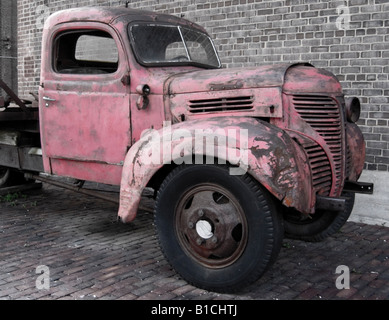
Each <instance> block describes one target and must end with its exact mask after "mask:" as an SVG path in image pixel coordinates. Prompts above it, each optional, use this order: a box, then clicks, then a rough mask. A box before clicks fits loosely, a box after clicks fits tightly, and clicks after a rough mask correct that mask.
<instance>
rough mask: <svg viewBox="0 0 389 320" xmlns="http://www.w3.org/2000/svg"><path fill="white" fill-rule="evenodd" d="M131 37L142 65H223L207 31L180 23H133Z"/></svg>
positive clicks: (213, 66)
mask: <svg viewBox="0 0 389 320" xmlns="http://www.w3.org/2000/svg"><path fill="white" fill-rule="evenodd" d="M130 38H131V42H132V45H133V48H134V51H135V54H136V56H137V59H138V61H139V62H140V63H141V64H145V65H149V66H153V65H199V66H204V67H208V68H220V60H219V57H218V55H217V53H216V50H215V47H214V45H213V42H212V40H211V38H210V37H209V36H208V35H207V34H205V33H202V32H199V31H195V30H191V29H187V28H184V27H180V26H171V25H155V24H136V25H132V26H130Z"/></svg>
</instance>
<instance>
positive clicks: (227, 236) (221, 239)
mask: <svg viewBox="0 0 389 320" xmlns="http://www.w3.org/2000/svg"><path fill="white" fill-rule="evenodd" d="M175 229H176V230H175V231H176V234H177V236H178V240H179V244H180V246H181V247H182V248H183V249H184V251H185V252H186V253H187V254H188V255H189V256H191V257H192V258H193V259H194V260H196V261H197V262H198V263H200V264H202V265H204V266H206V267H209V268H224V267H227V266H229V265H231V264H232V263H234V262H235V261H236V260H238V259H239V258H240V256H241V255H242V253H243V252H244V249H245V248H246V245H247V239H248V231H247V221H246V217H245V215H244V212H243V209H242V207H241V205H240V204H239V201H238V200H237V199H236V198H235V197H234V196H233V195H232V194H231V193H230V192H229V191H228V190H227V189H225V188H222V187H220V186H218V185H214V184H207V185H201V186H197V187H195V188H193V189H191V190H190V191H188V192H187V193H186V194H185V195H184V196H183V197H182V198H181V199H180V201H179V203H178V206H177V210H176V215H175Z"/></svg>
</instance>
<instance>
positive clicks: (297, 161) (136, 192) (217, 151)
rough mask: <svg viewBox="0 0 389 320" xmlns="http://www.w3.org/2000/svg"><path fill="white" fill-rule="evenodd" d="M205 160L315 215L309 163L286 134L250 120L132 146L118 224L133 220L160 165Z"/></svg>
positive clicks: (185, 125)
mask: <svg viewBox="0 0 389 320" xmlns="http://www.w3.org/2000/svg"><path fill="white" fill-rule="evenodd" d="M205 157H206V158H207V159H208V160H209V159H212V160H213V159H215V158H217V159H218V160H217V163H219V164H220V163H229V164H230V165H232V168H231V170H230V172H231V174H245V173H246V172H247V173H248V174H250V175H251V176H252V177H254V178H255V179H256V180H257V181H258V182H259V183H261V184H262V185H263V186H264V187H265V188H266V189H267V190H269V191H270V193H271V194H273V196H275V197H276V198H277V199H279V200H280V201H282V202H283V204H284V205H286V206H288V207H294V208H296V209H297V210H299V211H300V212H303V213H312V212H313V208H314V205H315V199H314V195H313V193H312V190H313V189H312V186H311V178H310V170H309V166H308V160H307V158H306V155H305V153H304V152H303V151H302V150H301V148H300V147H299V146H298V144H297V143H295V142H294V141H293V140H292V139H291V138H290V137H289V135H288V134H286V133H285V132H284V131H282V130H280V129H279V128H277V127H274V126H272V125H270V124H268V123H266V122H264V121H261V120H256V119H253V118H243V117H242V118H214V119H208V120H198V121H197V120H195V121H187V122H182V123H179V124H175V125H173V126H165V127H164V128H163V129H161V130H158V131H157V130H150V131H149V132H146V133H145V134H144V135H143V136H142V138H141V139H140V140H139V141H138V142H137V143H136V144H134V145H133V147H132V148H131V149H130V151H129V152H128V155H127V157H126V159H125V163H124V167H123V173H122V183H121V191H120V208H119V217H120V219H121V220H122V221H123V222H125V223H127V222H131V221H133V220H134V219H135V217H136V213H137V210H138V206H139V203H140V200H141V195H142V192H143V190H144V189H145V188H146V186H147V184H148V183H149V181H150V180H151V178H152V177H153V176H154V174H155V173H157V172H158V170H160V169H161V168H162V167H163V166H164V165H166V164H172V163H174V164H177V165H180V164H182V163H186V164H192V163H195V164H200V163H202V161H203V160H204V158H205ZM207 163H209V162H207Z"/></svg>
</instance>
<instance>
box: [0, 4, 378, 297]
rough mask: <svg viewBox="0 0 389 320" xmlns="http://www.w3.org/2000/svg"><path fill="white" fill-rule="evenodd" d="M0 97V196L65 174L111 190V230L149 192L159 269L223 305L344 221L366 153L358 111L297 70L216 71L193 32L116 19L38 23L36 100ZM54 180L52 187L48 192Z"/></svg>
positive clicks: (165, 20) (79, 16)
mask: <svg viewBox="0 0 389 320" xmlns="http://www.w3.org/2000/svg"><path fill="white" fill-rule="evenodd" d="M0 85H1V87H2V88H3V89H4V91H5V93H6V95H5V96H4V97H3V98H2V99H0V102H1V108H0V166H1V167H0V184H1V186H3V187H4V186H10V185H12V184H16V183H20V182H21V181H22V180H23V179H24V178H28V179H33V180H41V181H44V182H50V180H51V179H50V177H51V176H52V177H58V176H59V177H67V178H71V179H75V181H78V182H80V184H79V185H78V186H77V188H76V189H77V190H80V191H82V183H83V182H85V181H92V182H98V183H102V184H107V185H114V186H120V197H118V218H119V220H120V221H122V222H123V223H129V222H131V221H133V220H134V219H135V218H136V215H137V212H138V211H139V206H140V201H141V197H142V193H143V191H144V190H145V189H146V188H151V189H153V190H154V191H155V193H154V195H155V209H154V214H155V226H156V232H157V235H158V238H159V242H160V245H161V248H162V251H163V252H164V254H165V256H166V258H167V260H168V261H169V262H170V263H171V265H172V266H173V267H174V269H175V270H176V271H177V273H178V274H180V275H181V276H182V278H184V279H185V280H186V281H188V282H189V283H191V284H193V285H195V286H198V287H200V288H204V289H207V290H212V291H218V292H234V291H237V290H240V289H241V288H243V287H244V286H247V285H249V284H251V283H253V282H255V281H256V280H258V279H259V278H260V277H261V276H262V275H263V273H264V272H265V271H266V270H267V269H268V268H269V266H270V265H271V264H272V263H273V262H274V261H275V260H276V257H277V255H278V253H279V251H280V248H281V246H282V241H283V238H284V237H290V238H295V239H301V240H304V241H320V240H323V239H325V238H326V237H328V236H331V235H332V234H334V233H335V232H337V231H338V230H339V229H340V228H341V227H342V225H343V224H344V223H345V222H346V221H347V219H348V217H349V215H350V214H351V211H352V209H353V205H354V198H355V193H356V192H365V193H372V190H373V185H372V184H370V183H362V182H358V179H359V177H360V175H361V172H362V170H363V168H364V161H365V142H364V138H363V135H362V133H361V131H360V129H359V128H358V126H357V124H356V122H357V121H358V119H359V117H360V109H361V105H360V102H359V99H358V98H355V97H351V98H348V97H345V95H344V93H343V91H342V87H341V84H340V83H339V81H338V80H337V78H336V77H335V76H334V75H333V74H332V73H330V72H328V71H326V70H322V69H317V68H315V67H314V66H313V65H311V64H309V63H304V62H296V63H294V64H292V63H280V64H272V65H261V66H257V67H247V68H231V69H225V68H222V63H221V61H220V59H219V56H218V53H217V50H216V47H215V45H214V43H213V41H212V39H211V38H210V36H209V35H208V34H207V32H206V31H205V30H204V29H203V28H202V27H201V26H199V25H197V24H195V23H192V22H190V21H188V20H185V19H182V18H178V17H175V16H171V15H165V14H159V13H153V12H146V11H139V10H133V9H129V8H108V7H98V8H91V7H89V8H77V9H69V10H65V11H60V12H57V13H55V14H53V15H51V16H50V17H49V18H48V19H47V21H46V23H45V26H44V30H43V39H42V61H41V78H40V85H39V89H37V91H38V90H39V94H37V95H36V101H35V102H33V101H26V100H22V99H19V98H18V97H17V96H16V95H15V94H14V93H13V92H12V90H10V89H9V88H8V87H7V85H6V84H5V83H4V82H2V81H1V82H0ZM54 180H55V179H54Z"/></svg>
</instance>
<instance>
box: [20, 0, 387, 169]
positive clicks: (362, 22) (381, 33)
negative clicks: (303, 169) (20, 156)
mask: <svg viewBox="0 0 389 320" xmlns="http://www.w3.org/2000/svg"><path fill="white" fill-rule="evenodd" d="M124 3H125V1H102V0H90V1H86V0H83V1H75V0H63V1H60V0H52V1H50V0H45V1H43V0H41V1H33V2H32V1H29V0H18V12H19V27H18V33H19V79H20V80H19V90H20V93H21V95H24V96H26V95H28V93H29V92H30V91H36V88H37V85H38V83H39V69H40V62H39V60H40V38H41V33H42V21H43V20H44V18H45V17H46V16H47V14H50V13H53V12H55V11H57V10H60V9H65V8H69V7H80V6H86V5H87V6H92V5H111V6H117V5H124ZM130 6H131V7H133V8H142V9H148V10H155V11H159V12H164V13H170V14H174V15H178V16H183V17H185V18H187V19H189V20H192V21H194V22H197V23H199V24H200V25H202V26H204V27H205V28H206V29H207V30H208V31H209V33H210V34H211V36H212V37H213V39H214V40H215V43H216V45H217V48H218V50H219V52H220V56H221V59H222V62H223V64H224V66H225V67H242V66H255V65H261V64H267V63H277V62H280V61H282V62H295V61H307V62H310V63H312V64H314V65H315V66H317V67H323V68H326V69H328V70H330V71H332V72H333V73H334V74H336V75H337V76H338V78H339V79H340V81H341V82H342V85H343V88H344V89H345V92H346V94H347V95H353V96H358V97H360V98H361V100H362V109H363V111H362V117H361V120H360V122H359V124H360V125H361V128H362V130H363V132H364V135H365V138H366V144H367V157H366V168H367V169H369V170H380V171H389V126H388V120H389V79H388V74H389V33H388V31H389V0H345V1H343V0H341V1H338V0H279V1H268V0H263V1H256V0H224V1H219V0H213V1H212V0H175V1H173V0H157V1H141V0H132V1H130Z"/></svg>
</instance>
